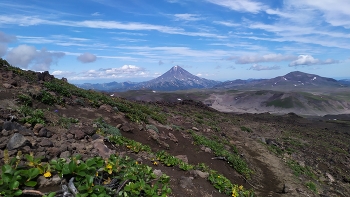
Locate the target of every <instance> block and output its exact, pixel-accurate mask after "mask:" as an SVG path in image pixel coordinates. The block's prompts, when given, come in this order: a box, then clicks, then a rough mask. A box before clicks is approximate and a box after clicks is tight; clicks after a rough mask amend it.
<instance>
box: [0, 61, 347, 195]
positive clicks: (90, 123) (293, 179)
mask: <svg viewBox="0 0 350 197" xmlns="http://www.w3.org/2000/svg"><path fill="white" fill-rule="evenodd" d="M0 82H1V87H0V130H1V137H0V165H1V166H2V167H1V171H0V173H1V176H0V196H45V195H48V196H68V195H70V196H98V195H100V196H174V197H175V196H179V197H180V196H208V197H209V196H240V197H243V196H272V197H277V196H298V197H299V196H321V195H323V196H344V197H345V196H349V195H350V191H349V188H350V187H349V182H350V177H349V176H348V174H349V173H347V172H349V170H350V166H349V165H347V164H349V162H350V157H349V156H350V155H349V154H350V147H349V146H348V145H349V144H350V141H349V139H350V138H349V137H348V136H349V124H348V122H346V121H345V120H343V121H342V122H337V121H335V120H332V121H328V120H308V119H304V118H301V117H299V116H297V115H295V114H288V115H285V116H274V115H270V114H255V115H254V114H241V115H234V114H225V113H220V112H218V111H216V110H213V109H211V108H208V107H207V106H205V105H203V104H201V103H199V102H194V101H190V100H183V101H181V102H177V103H167V102H158V103H146V102H131V101H128V100H125V99H122V98H119V97H111V96H110V95H107V94H101V93H98V92H95V91H86V90H82V89H79V88H77V87H76V86H74V85H71V84H68V83H67V82H66V80H64V79H62V80H60V79H55V78H53V77H52V76H51V75H50V74H49V73H47V72H45V73H36V72H32V71H23V70H20V69H18V68H15V67H12V66H10V65H8V64H7V63H6V62H5V61H1V63H0ZM18 175H20V176H18Z"/></svg>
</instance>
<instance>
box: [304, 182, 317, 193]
mask: <svg viewBox="0 0 350 197" xmlns="http://www.w3.org/2000/svg"><path fill="white" fill-rule="evenodd" d="M306 187H307V188H309V189H310V190H311V191H313V192H317V187H316V185H315V183H313V182H311V181H309V182H307V183H306Z"/></svg>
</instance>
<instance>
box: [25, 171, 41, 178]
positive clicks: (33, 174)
mask: <svg viewBox="0 0 350 197" xmlns="http://www.w3.org/2000/svg"><path fill="white" fill-rule="evenodd" d="M28 173H29V179H33V178H35V177H36V176H38V175H39V174H40V170H39V169H38V168H31V169H29V170H28Z"/></svg>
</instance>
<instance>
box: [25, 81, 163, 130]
mask: <svg viewBox="0 0 350 197" xmlns="http://www.w3.org/2000/svg"><path fill="white" fill-rule="evenodd" d="M44 87H45V88H46V89H47V90H43V91H41V93H40V94H39V95H37V96H35V97H34V99H36V100H39V101H40V102H42V103H44V104H48V105H53V104H60V105H64V104H65V103H64V102H63V101H64V100H66V99H65V98H69V99H70V98H71V97H72V96H76V97H80V98H79V100H75V101H73V102H74V103H77V104H79V105H82V106H86V105H89V106H92V107H96V108H97V107H100V106H101V105H103V104H107V105H110V106H112V107H113V108H114V109H117V110H118V111H121V112H123V113H125V115H126V117H127V118H129V119H130V120H131V121H133V122H145V123H147V122H148V119H149V118H152V119H154V120H156V121H158V122H160V123H163V124H164V123H166V119H167V118H166V115H165V114H164V113H161V109H160V108H158V107H157V106H155V105H153V106H151V105H145V104H140V103H135V102H130V101H127V100H124V99H121V98H115V97H110V96H109V95H105V94H102V93H100V92H95V91H90V90H89V91H88V90H83V89H80V88H78V87H76V86H74V85H71V84H68V83H66V82H64V81H62V80H58V79H53V80H51V81H49V82H45V83H44ZM49 91H51V92H52V93H50V92H49ZM54 93H55V94H57V95H55V96H54ZM24 100H25V99H24Z"/></svg>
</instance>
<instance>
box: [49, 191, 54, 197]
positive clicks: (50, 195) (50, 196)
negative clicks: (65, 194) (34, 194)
mask: <svg viewBox="0 0 350 197" xmlns="http://www.w3.org/2000/svg"><path fill="white" fill-rule="evenodd" d="M55 195H56V192H51V193H50V194H49V195H47V197H54V196H55Z"/></svg>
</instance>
